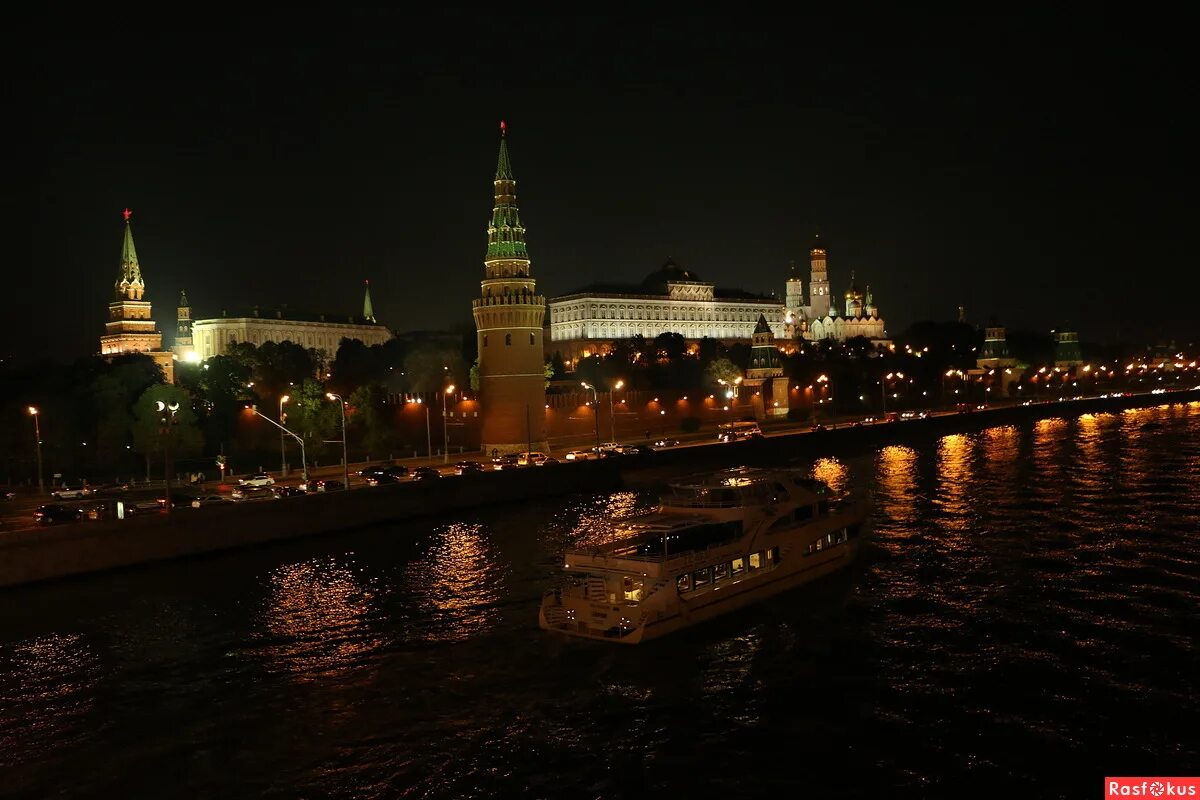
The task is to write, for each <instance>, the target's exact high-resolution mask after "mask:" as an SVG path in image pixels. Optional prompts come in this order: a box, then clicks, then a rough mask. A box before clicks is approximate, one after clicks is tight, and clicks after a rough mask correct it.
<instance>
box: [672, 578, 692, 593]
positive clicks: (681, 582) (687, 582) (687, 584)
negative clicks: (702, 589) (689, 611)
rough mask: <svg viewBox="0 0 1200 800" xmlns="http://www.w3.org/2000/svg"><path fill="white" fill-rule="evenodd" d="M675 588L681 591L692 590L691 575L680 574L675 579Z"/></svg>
mask: <svg viewBox="0 0 1200 800" xmlns="http://www.w3.org/2000/svg"><path fill="white" fill-rule="evenodd" d="M675 588H676V589H678V590H679V591H681V592H690V591H691V590H692V576H691V575H680V576H679V577H678V578H676V579H675Z"/></svg>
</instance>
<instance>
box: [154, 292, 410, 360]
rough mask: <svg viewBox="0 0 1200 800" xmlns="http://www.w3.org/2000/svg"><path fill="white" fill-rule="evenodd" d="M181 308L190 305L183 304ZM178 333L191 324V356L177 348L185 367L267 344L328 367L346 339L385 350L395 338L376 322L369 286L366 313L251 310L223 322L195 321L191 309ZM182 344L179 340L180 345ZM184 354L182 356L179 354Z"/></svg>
mask: <svg viewBox="0 0 1200 800" xmlns="http://www.w3.org/2000/svg"><path fill="white" fill-rule="evenodd" d="M180 302H181V303H185V302H186V299H183V298H181V300H180ZM179 315H180V319H179V330H180V331H181V332H182V331H183V330H184V328H185V324H186V323H190V326H189V331H190V334H191V335H190V338H191V342H190V343H189V346H190V348H191V350H190V351H188V350H186V349H183V348H180V347H177V348H176V353H177V356H178V357H179V358H181V359H183V360H185V361H204V360H206V359H209V358H212V357H213V356H221V355H226V354H227V353H228V352H229V349H230V347H231V346H232V345H235V344H239V343H243V342H245V343H249V344H252V345H255V346H257V345H261V344H266V343H267V342H275V343H281V342H292V343H293V344H298V345H300V346H302V347H305V348H307V349H312V350H317V351H319V352H320V353H321V354H322V360H324V361H330V360H332V359H333V358H334V356H336V355H337V349H338V346H339V345H340V344H341V342H342V340H343V339H357V340H359V341H360V342H362V343H363V344H365V345H367V346H368V347H370V346H371V345H376V344H383V343H384V342H386V341H388V340H389V339H391V338H392V332H391V331H390V330H388V328H387V327H386V326H384V325H380V324H379V322H378V321H376V319H375V310H374V308H373V307H372V304H371V288H370V286H367V288H366V292H365V295H364V297H363V313H362V315H361V316H359V315H354V314H319V313H313V314H305V313H298V312H295V311H289V310H288V309H286V308H277V309H268V310H263V309H260V308H259V307H258V306H255V307H254V308H252V309H246V310H240V311H235V312H233V313H229V312H226V311H222V312H221V316H220V317H213V318H209V319H197V320H191V319H190V317H191V309H190V308H188V307H186V306H182V305H181V306H180V308H179ZM176 343H177V344H179V342H178V340H177V342H176ZM181 349H182V352H180V350H181Z"/></svg>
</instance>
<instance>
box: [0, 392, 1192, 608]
mask: <svg viewBox="0 0 1200 800" xmlns="http://www.w3.org/2000/svg"><path fill="white" fill-rule="evenodd" d="M1193 401H1200V390H1189V391H1183V392H1171V393H1169V394H1165V395H1150V394H1145V395H1129V396H1122V397H1098V398H1089V399H1084V400H1073V401H1065V402H1058V403H1038V404H1032V405H1028V406H1015V407H1005V408H998V409H989V410H985V411H976V412H972V413H968V414H947V415H940V416H932V417H928V418H925V419H912V420H906V421H904V422H893V423H877V424H871V425H852V426H848V427H839V428H837V429H832V428H831V429H825V430H818V431H805V432H787V433H779V434H775V435H769V436H767V437H766V438H763V439H756V440H750V441H745V442H738V443H732V444H718V443H712V444H698V445H692V446H687V447H680V448H674V449H667V450H661V451H657V452H654V453H649V454H645V455H640V456H634V457H622V458H617V459H606V460H601V461H587V462H581V463H572V464H562V465H557V466H553V467H546V468H534V470H505V471H499V472H490V473H484V474H475V475H465V476H461V477H454V478H444V479H440V480H436V481H423V482H420V483H409V484H398V485H392V486H383V487H378V488H375V489H370V490H366V489H364V490H357V491H351V492H333V493H329V494H314V495H307V496H303V497H295V498H289V499H286V500H279V501H263V502H253V503H238V504H229V505H217V506H212V507H205V508H200V509H180V510H177V511H176V512H175V513H173V514H172V515H170V516H167V515H151V516H147V517H144V518H141V519H131V520H124V521H116V520H112V521H102V522H85V523H79V524H75V525H66V526H60V527H52V528H42V529H36V530H25V531H13V532H10V533H6V534H3V535H0V587H8V586H18V585H22V584H27V583H34V582H39V581H46V580H52V579H57V578H64V577H69V576H75V575H83V574H87V573H92V572H99V571H103V570H109V569H116V568H121V567H128V566H134V565H138V564H143V563H148V562H153V561H159V560H164V559H173V558H181V557H186V556H191V555H200V554H204V553H212V552H218V551H222V550H229V549H235V548H240V547H248V546H254V545H259V544H264V543H269V542H274V541H282V540H287V539H294V538H298V537H303V536H312V535H318V534H325V533H333V532H337V531H342V530H347V529H352V528H361V527H366V526H370V525H375V524H379V523H383V522H392V521H397V520H404V519H411V518H416V517H421V516H428V515H436V514H446V513H450V512H454V511H460V510H465V509H471V508H479V507H486V506H494V505H501V504H505V503H514V502H521V501H525V500H532V499H539V498H547V497H555V496H562V495H568V494H573V493H578V492H600V491H611V490H614V489H617V488H621V487H650V486H655V485H661V484H662V483H663V482H665V481H666V480H668V479H669V478H670V477H672V476H675V475H679V474H680V473H682V472H691V471H697V470H708V469H716V468H720V467H724V466H732V465H735V464H741V463H753V464H762V465H768V464H776V463H786V462H791V461H795V460H804V459H809V458H816V457H819V456H822V455H834V454H836V455H839V456H847V455H853V454H855V453H858V452H861V451H864V450H869V449H872V448H877V447H881V446H885V445H889V444H897V443H903V442H904V441H906V440H909V439H913V438H916V437H928V436H940V435H944V434H948V433H964V432H971V431H975V430H980V429H983V428H987V427H993V426H997V425H1013V424H1020V423H1024V422H1031V421H1034V420H1037V419H1041V418H1046V417H1061V416H1075V415H1079V414H1085V413H1105V412H1119V411H1121V410H1123V409H1126V408H1137V407H1145V406H1155V405H1162V404H1167V403H1179V402H1193ZM531 476H532V477H533V478H535V479H531Z"/></svg>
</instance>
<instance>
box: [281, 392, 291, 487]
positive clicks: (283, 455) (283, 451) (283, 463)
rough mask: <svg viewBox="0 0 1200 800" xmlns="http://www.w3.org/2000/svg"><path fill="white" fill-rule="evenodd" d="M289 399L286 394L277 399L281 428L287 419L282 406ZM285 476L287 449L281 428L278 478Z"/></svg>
mask: <svg viewBox="0 0 1200 800" xmlns="http://www.w3.org/2000/svg"><path fill="white" fill-rule="evenodd" d="M291 399H292V398H291V397H289V396H288V395H286V394H285V395H284V396H283V397H281V398H279V424H280V425H281V426H282V425H283V423H284V420H286V419H287V417H285V416H284V415H283V404H284V403H286V402H287V401H288V400H291ZM286 476H287V448H285V447H284V439H283V428H282V427H281V428H280V429H279V477H281V478H283V477H286Z"/></svg>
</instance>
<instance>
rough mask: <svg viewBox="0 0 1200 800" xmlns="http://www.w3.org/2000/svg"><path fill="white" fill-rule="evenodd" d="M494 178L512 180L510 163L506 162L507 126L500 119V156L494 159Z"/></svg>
mask: <svg viewBox="0 0 1200 800" xmlns="http://www.w3.org/2000/svg"><path fill="white" fill-rule="evenodd" d="M496 180H498V181H511V180H513V176H512V165H511V164H509V163H508V126H507V125H506V124H505V123H504V120H500V157H499V158H498V159H496Z"/></svg>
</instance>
